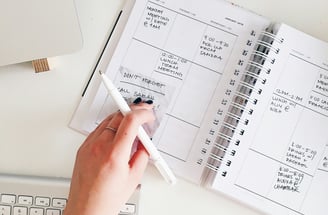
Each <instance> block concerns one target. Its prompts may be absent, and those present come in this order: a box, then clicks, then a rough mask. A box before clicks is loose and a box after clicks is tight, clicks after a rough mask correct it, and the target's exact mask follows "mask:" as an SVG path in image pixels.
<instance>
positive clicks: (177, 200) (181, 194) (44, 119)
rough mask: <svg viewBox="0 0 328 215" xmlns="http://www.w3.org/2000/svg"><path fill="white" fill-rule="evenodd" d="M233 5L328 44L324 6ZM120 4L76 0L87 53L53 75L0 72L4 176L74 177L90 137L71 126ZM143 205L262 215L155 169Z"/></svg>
mask: <svg viewBox="0 0 328 215" xmlns="http://www.w3.org/2000/svg"><path fill="white" fill-rule="evenodd" d="M232 1H233V2H234V3H237V4H240V5H242V6H243V7H245V8H248V9H251V10H253V11H255V12H257V13H259V14H262V15H265V16H267V17H269V18H271V19H273V20H276V21H283V22H285V23H287V24H289V25H291V26H294V27H296V28H298V29H300V30H302V31H304V32H306V33H308V34H311V35H313V36H315V37H318V38H320V39H322V40H325V41H327V42H328V17H327V16H326V10H327V8H328V1H326V0H312V1H309V0H307V1H305V0H304V1H299V0H289V1H285V0H269V1H261V0H248V1H243V0H232ZM122 2H123V0H93V1H88V0H76V5H77V11H78V15H79V18H80V24H81V28H82V34H83V38H84V47H83V49H82V50H81V51H79V52H76V53H73V54H70V55H65V56H59V57H56V58H51V59H49V60H50V65H51V67H52V68H53V69H52V71H50V72H46V73H42V74H35V73H34V72H33V68H32V67H31V65H30V63H22V64H17V65H11V66H4V67H0V102H1V105H0V172H6V173H26V174H31V173H32V174H40V175H62V176H66V177H70V175H71V170H72V167H73V163H74V160H75V152H76V150H77V148H78V147H79V145H80V144H81V143H82V142H83V140H84V138H85V137H84V136H83V135H81V134H79V133H77V132H75V131H73V130H71V129H69V128H68V126H67V125H68V123H69V120H70V118H71V116H72V114H73V112H74V109H75V108H76V106H77V104H78V101H79V99H80V96H81V92H82V90H83V87H84V85H85V83H86V81H87V80H88V78H89V75H90V72H91V70H92V68H93V67H94V65H95V63H96V61H97V57H98V55H99V53H100V51H101V48H102V45H103V44H104V41H105V40H106V37H107V35H108V33H109V31H110V29H111V26H112V24H113V21H114V20H115V18H116V14H117V12H118V10H119V8H120V7H121V6H122ZM0 57H1V56H0ZM140 207H141V208H140V214H142V215H148V214H149V215H151V214H157V215H161V214H163V215H167V214H190V215H191V214H197V215H198V214H225V215H229V214H244V215H255V214H259V213H258V212H255V211H253V210H251V209H248V208H247V207H245V206H242V205H240V204H238V203H236V202H234V201H232V200H230V199H228V198H226V197H224V196H222V195H219V194H215V193H212V192H210V191H207V190H204V189H203V188H201V187H199V186H197V185H194V184H190V183H188V182H186V181H183V180H180V181H179V183H178V184H177V185H176V186H169V185H167V184H166V183H165V182H164V181H163V180H162V178H161V177H160V175H159V174H158V173H157V171H156V170H155V169H154V168H152V167H149V168H148V169H147V171H146V174H145V176H144V180H143V189H142V195H141V202H140Z"/></svg>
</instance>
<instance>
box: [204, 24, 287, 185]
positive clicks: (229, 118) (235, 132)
mask: <svg viewBox="0 0 328 215" xmlns="http://www.w3.org/2000/svg"><path fill="white" fill-rule="evenodd" d="M283 41H284V40H283V38H277V37H276V35H275V34H274V33H273V32H272V30H266V31H263V32H261V35H260V37H259V40H257V43H256V45H255V48H254V50H253V52H252V53H251V56H250V60H249V61H248V62H247V64H246V68H245V70H244V71H243V72H242V73H241V74H242V76H241V81H240V82H239V83H238V86H237V89H236V92H235V93H234V95H233V97H232V102H231V103H230V105H229V108H228V112H227V113H226V115H225V117H224V119H223V122H222V124H221V126H220V128H219V131H218V133H217V136H216V139H215V141H214V144H213V146H212V150H211V152H210V154H209V157H208V159H207V163H206V165H205V167H206V168H205V170H204V172H203V176H204V174H206V175H205V176H204V178H203V180H204V181H203V184H208V183H209V184H210V183H212V181H211V180H214V177H215V176H216V175H217V174H218V172H219V171H220V167H221V165H226V166H230V165H231V164H232V160H231V159H229V157H231V156H234V155H235V154H236V150H233V149H230V147H229V146H230V144H234V145H236V146H238V145H239V144H240V140H239V137H240V136H242V135H244V133H245V130H244V129H240V128H239V125H240V124H241V123H242V124H243V125H245V126H247V125H248V123H249V119H247V116H248V115H252V114H253V112H254V110H253V108H248V109H247V108H246V105H247V104H248V103H249V102H252V104H253V105H256V103H257V102H258V100H257V99H256V98H255V97H254V96H252V95H253V94H258V95H261V93H262V88H257V87H256V86H257V85H256V83H257V82H258V81H261V84H262V85H265V84H266V79H265V78H262V77H261V73H263V72H265V73H266V74H270V72H271V69H270V68H269V67H265V66H264V63H265V62H270V63H271V64H274V63H275V58H272V55H270V56H269V52H274V53H276V54H278V53H279V51H280V49H279V48H277V47H274V46H273V43H274V42H277V43H283ZM227 155H230V156H227ZM206 172H207V173H206ZM220 174H221V176H223V177H225V176H226V174H227V171H221V172H220Z"/></svg>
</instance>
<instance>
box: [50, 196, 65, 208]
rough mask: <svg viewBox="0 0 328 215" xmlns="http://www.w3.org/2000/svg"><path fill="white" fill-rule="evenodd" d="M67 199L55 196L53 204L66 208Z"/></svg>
mask: <svg viewBox="0 0 328 215" xmlns="http://www.w3.org/2000/svg"><path fill="white" fill-rule="evenodd" d="M66 202H67V200H66V199H57V198H53V199H52V206H53V207H56V208H64V207H65V206H66Z"/></svg>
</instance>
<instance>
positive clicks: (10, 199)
mask: <svg viewBox="0 0 328 215" xmlns="http://www.w3.org/2000/svg"><path fill="white" fill-rule="evenodd" d="M15 202H16V196H15V195H11V194H2V195H1V203H7V204H14V203H15Z"/></svg>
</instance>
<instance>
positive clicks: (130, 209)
mask: <svg viewBox="0 0 328 215" xmlns="http://www.w3.org/2000/svg"><path fill="white" fill-rule="evenodd" d="M135 212H136V205H134V204H125V205H124V206H123V208H122V209H121V211H120V214H134V213H135Z"/></svg>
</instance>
